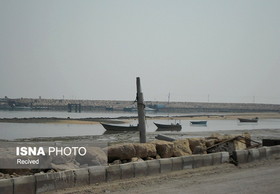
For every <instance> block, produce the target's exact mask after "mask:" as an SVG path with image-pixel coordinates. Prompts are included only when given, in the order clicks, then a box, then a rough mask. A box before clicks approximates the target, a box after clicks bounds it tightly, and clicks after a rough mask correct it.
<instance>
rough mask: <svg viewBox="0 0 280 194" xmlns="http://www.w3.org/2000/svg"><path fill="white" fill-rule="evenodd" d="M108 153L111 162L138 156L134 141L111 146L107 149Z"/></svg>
mask: <svg viewBox="0 0 280 194" xmlns="http://www.w3.org/2000/svg"><path fill="white" fill-rule="evenodd" d="M107 153H108V161H109V162H112V161H114V160H129V159H131V158H133V157H136V150H135V148H134V145H133V144H132V143H128V144H120V145H113V146H110V147H108V149H107Z"/></svg>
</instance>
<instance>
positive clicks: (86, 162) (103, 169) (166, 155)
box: [0, 133, 274, 193]
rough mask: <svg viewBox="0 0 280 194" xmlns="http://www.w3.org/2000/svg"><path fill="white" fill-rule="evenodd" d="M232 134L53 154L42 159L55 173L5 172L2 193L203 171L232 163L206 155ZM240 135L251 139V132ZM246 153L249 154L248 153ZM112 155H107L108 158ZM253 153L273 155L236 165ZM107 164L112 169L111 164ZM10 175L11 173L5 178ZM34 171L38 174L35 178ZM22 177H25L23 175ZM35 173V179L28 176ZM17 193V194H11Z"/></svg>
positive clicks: (225, 156)
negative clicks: (175, 172) (176, 171)
mask: <svg viewBox="0 0 280 194" xmlns="http://www.w3.org/2000/svg"><path fill="white" fill-rule="evenodd" d="M235 137H236V136H233V135H221V134H213V135H212V136H211V137H207V138H186V139H180V140H176V141H173V142H167V141H162V140H155V141H151V142H149V143H144V144H140V143H124V144H117V145H112V146H109V147H105V148H103V149H102V148H99V147H89V148H87V153H86V155H85V156H83V157H81V156H75V157H74V156H72V155H71V156H70V157H67V158H64V157H58V156H55V155H51V156H50V157H48V158H43V161H44V162H49V163H50V166H49V169H52V170H51V171H49V172H47V173H44V172H43V171H42V172H40V171H36V170H28V169H5V170H2V173H1V176H2V179H0V190H1V189H2V190H4V189H6V191H13V192H14V193H17V192H18V191H21V192H23V191H27V190H28V189H29V190H31V191H32V192H31V193H35V192H37V193H40V192H46V191H53V190H59V189H63V188H68V187H72V186H74V185H75V186H81V185H88V184H94V183H97V182H102V181H113V180H118V179H124V178H133V177H139V176H148V175H152V174H157V173H165V172H170V171H174V170H181V169H186V168H198V167H201V166H208V165H217V164H221V163H224V162H229V160H230V157H229V156H230V155H229V153H228V152H219V153H213V154H207V148H210V147H212V146H213V145H215V144H217V143H221V142H225V141H227V140H230V139H234V138H235ZM239 137H244V138H245V137H246V138H250V135H249V134H248V133H245V134H243V135H242V136H239ZM249 146H250V145H249V144H248V143H247V142H246V141H243V142H242V140H240V139H235V140H234V147H235V149H236V150H242V151H243V150H245V149H246V148H248V147H249ZM246 151H247V150H246ZM10 152H12V151H11V150H7V149H5V150H2V151H1V154H2V155H3V154H4V156H5V157H3V156H2V157H1V158H4V160H3V161H1V163H2V164H4V163H3V162H6V163H10V162H12V161H14V160H15V158H14V157H15V156H13V154H11V153H10ZM106 153H107V154H106ZM249 153H252V154H251V155H252V156H251V155H250V156H251V158H252V157H253V158H257V157H258V156H261V157H267V156H269V154H273V153H274V151H273V150H272V151H270V152H269V154H263V150H262V151H259V153H262V154H256V151H247V152H244V153H243V152H242V153H241V152H236V153H235V155H234V156H235V159H236V161H241V162H247V161H251V160H252V159H246V160H245V159H244V158H246V156H244V155H246V154H249ZM107 160H108V163H109V165H107ZM5 173H6V174H5ZM34 173H35V174H34ZM18 175H22V176H18ZM24 175H30V176H24ZM11 193H12V192H11Z"/></svg>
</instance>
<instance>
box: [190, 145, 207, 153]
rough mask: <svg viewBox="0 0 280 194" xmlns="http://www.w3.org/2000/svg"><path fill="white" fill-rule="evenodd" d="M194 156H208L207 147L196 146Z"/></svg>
mask: <svg viewBox="0 0 280 194" xmlns="http://www.w3.org/2000/svg"><path fill="white" fill-rule="evenodd" d="M193 154H207V152H206V149H205V147H203V146H196V147H195V148H194V150H193Z"/></svg>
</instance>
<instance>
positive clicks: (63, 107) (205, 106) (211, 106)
mask: <svg viewBox="0 0 280 194" xmlns="http://www.w3.org/2000/svg"><path fill="white" fill-rule="evenodd" d="M69 104H80V105H81V107H82V108H81V109H82V112H83V111H85V112H87V111H135V107H136V103H134V102H133V101H125V100H123V101H122V100H69V99H43V98H36V99H35V98H15V99H10V98H7V97H6V98H0V110H25V111H26V110H52V111H67V110H68V105H69ZM145 105H146V108H147V109H148V110H149V111H157V112H170V113H172V112H173V113H174V112H176V113H192V112H279V113H280V105H279V104H258V103H210V102H164V101H146V102H145Z"/></svg>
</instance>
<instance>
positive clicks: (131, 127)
mask: <svg viewBox="0 0 280 194" xmlns="http://www.w3.org/2000/svg"><path fill="white" fill-rule="evenodd" d="M100 124H101V125H102V126H103V127H104V128H105V129H106V130H107V131H138V126H134V125H129V126H122V125H111V124H105V123H100Z"/></svg>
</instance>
